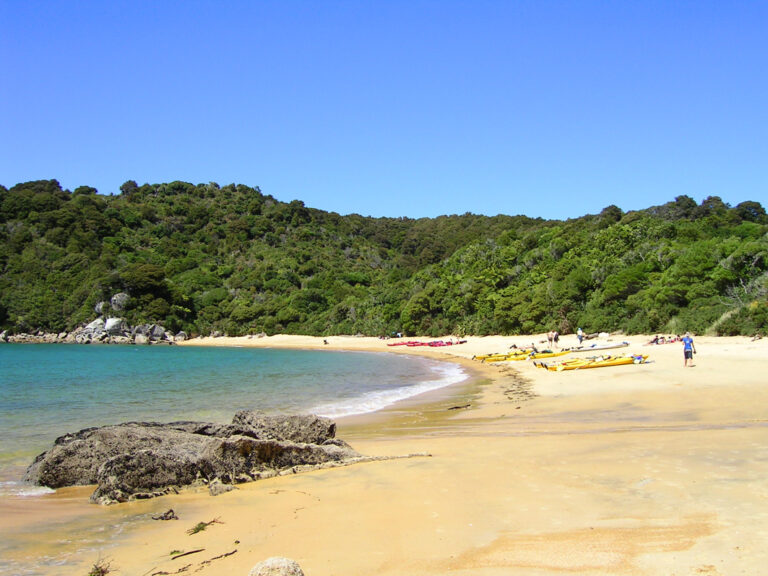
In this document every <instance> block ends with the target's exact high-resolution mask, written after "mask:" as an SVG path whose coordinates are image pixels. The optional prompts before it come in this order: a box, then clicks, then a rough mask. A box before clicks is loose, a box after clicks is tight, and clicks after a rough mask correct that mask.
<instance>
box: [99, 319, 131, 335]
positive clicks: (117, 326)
mask: <svg viewBox="0 0 768 576" xmlns="http://www.w3.org/2000/svg"><path fill="white" fill-rule="evenodd" d="M104 331H105V332H106V333H107V334H109V335H110V336H118V335H122V334H124V333H127V332H128V324H127V323H126V321H125V320H123V319H122V318H107V320H106V322H104Z"/></svg>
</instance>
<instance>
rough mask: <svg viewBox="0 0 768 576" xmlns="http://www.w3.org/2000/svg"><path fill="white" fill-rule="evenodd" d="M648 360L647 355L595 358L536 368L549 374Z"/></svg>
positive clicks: (575, 359)
mask: <svg viewBox="0 0 768 576" xmlns="http://www.w3.org/2000/svg"><path fill="white" fill-rule="evenodd" d="M647 358H648V355H647V354H634V355H632V356H597V357H595V358H574V359H573V360H567V361H565V362H560V363H558V364H545V363H544V362H540V363H538V364H537V367H538V368H545V369H546V370H549V371H551V372H561V371H562V370H584V369H587V368H605V367H608V366H624V365H626V364H642V363H643V362H645V361H646V359H647Z"/></svg>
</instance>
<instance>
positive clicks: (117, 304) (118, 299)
mask: <svg viewBox="0 0 768 576" xmlns="http://www.w3.org/2000/svg"><path fill="white" fill-rule="evenodd" d="M130 299H131V297H130V296H129V295H128V294H126V293H125V292H118V293H117V294H115V295H114V296H112V298H110V300H109V305H110V306H112V310H114V311H115V312H122V311H123V310H125V306H126V304H128V301H129V300H130Z"/></svg>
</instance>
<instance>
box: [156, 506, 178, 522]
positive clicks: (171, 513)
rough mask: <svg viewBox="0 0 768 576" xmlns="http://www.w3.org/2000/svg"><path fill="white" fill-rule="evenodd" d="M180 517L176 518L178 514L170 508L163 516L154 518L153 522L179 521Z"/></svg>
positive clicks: (159, 515)
mask: <svg viewBox="0 0 768 576" xmlns="http://www.w3.org/2000/svg"><path fill="white" fill-rule="evenodd" d="M178 519H179V517H178V516H176V512H174V511H173V508H169V509H168V510H166V511H165V512H163V513H162V514H158V515H157V516H152V520H178Z"/></svg>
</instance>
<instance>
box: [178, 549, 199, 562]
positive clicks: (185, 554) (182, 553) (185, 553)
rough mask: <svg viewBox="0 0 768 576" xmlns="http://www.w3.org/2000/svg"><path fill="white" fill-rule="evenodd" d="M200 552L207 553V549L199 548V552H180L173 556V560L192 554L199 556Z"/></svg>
mask: <svg viewBox="0 0 768 576" xmlns="http://www.w3.org/2000/svg"><path fill="white" fill-rule="evenodd" d="M198 552H205V548H198V549H197V550H190V551H189V552H180V553H178V554H174V555H172V556H171V560H176V558H181V557H182V556H189V555H190V554H197V553H198Z"/></svg>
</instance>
